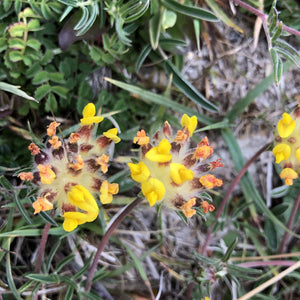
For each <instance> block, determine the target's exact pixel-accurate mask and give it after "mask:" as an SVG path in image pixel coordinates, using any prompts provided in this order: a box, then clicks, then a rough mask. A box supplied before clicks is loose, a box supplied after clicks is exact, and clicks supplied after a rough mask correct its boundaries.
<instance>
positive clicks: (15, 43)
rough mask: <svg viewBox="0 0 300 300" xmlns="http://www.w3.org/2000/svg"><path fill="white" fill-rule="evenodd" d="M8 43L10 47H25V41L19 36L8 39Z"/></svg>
mask: <svg viewBox="0 0 300 300" xmlns="http://www.w3.org/2000/svg"><path fill="white" fill-rule="evenodd" d="M8 45H9V47H10V48H13V49H18V50H22V49H24V47H25V42H24V40H22V39H19V38H10V39H8Z"/></svg>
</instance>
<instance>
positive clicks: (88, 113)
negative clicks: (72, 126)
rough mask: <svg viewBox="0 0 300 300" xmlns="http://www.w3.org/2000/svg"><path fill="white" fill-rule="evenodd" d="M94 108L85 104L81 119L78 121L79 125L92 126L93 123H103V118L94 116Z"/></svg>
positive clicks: (90, 104)
mask: <svg viewBox="0 0 300 300" xmlns="http://www.w3.org/2000/svg"><path fill="white" fill-rule="evenodd" d="M95 114H96V108H95V105H94V104H93V103H89V104H87V105H86V106H85V107H84V109H83V111H82V115H83V118H82V119H80V123H81V125H93V124H94V123H100V122H102V121H103V117H99V116H95Z"/></svg>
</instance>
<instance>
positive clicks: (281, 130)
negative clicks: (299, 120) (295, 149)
mask: <svg viewBox="0 0 300 300" xmlns="http://www.w3.org/2000/svg"><path fill="white" fill-rule="evenodd" d="M295 126H296V122H295V121H294V120H293V119H292V117H291V116H290V115H289V114H288V113H283V114H282V119H281V120H279V122H278V124H277V130H278V134H279V136H280V137H282V138H286V137H288V136H290V135H291V134H292V132H293V131H294V129H295Z"/></svg>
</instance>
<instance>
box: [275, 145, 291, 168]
mask: <svg viewBox="0 0 300 300" xmlns="http://www.w3.org/2000/svg"><path fill="white" fill-rule="evenodd" d="M272 153H273V155H274V156H275V157H276V163H277V164H279V163H280V162H281V161H282V160H285V159H288V158H289V157H290V154H291V147H290V146H289V145H286V144H279V145H277V146H276V147H274V149H273V151H272Z"/></svg>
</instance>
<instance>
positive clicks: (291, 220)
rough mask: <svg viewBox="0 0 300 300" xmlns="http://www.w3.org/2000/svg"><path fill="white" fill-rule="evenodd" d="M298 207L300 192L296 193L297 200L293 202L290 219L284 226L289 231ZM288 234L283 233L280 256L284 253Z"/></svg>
mask: <svg viewBox="0 0 300 300" xmlns="http://www.w3.org/2000/svg"><path fill="white" fill-rule="evenodd" d="M299 205H300V191H299V193H298V196H297V199H296V201H295V204H294V207H293V209H292V212H291V215H290V218H289V221H288V223H287V225H286V227H287V228H288V229H291V227H292V226H293V223H294V220H295V217H296V213H297V211H298V208H299ZM289 235H290V234H289V233H288V232H287V231H285V233H284V236H283V239H282V242H281V245H280V249H279V253H280V254H282V253H283V251H284V248H285V244H286V241H287V239H288V237H289Z"/></svg>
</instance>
